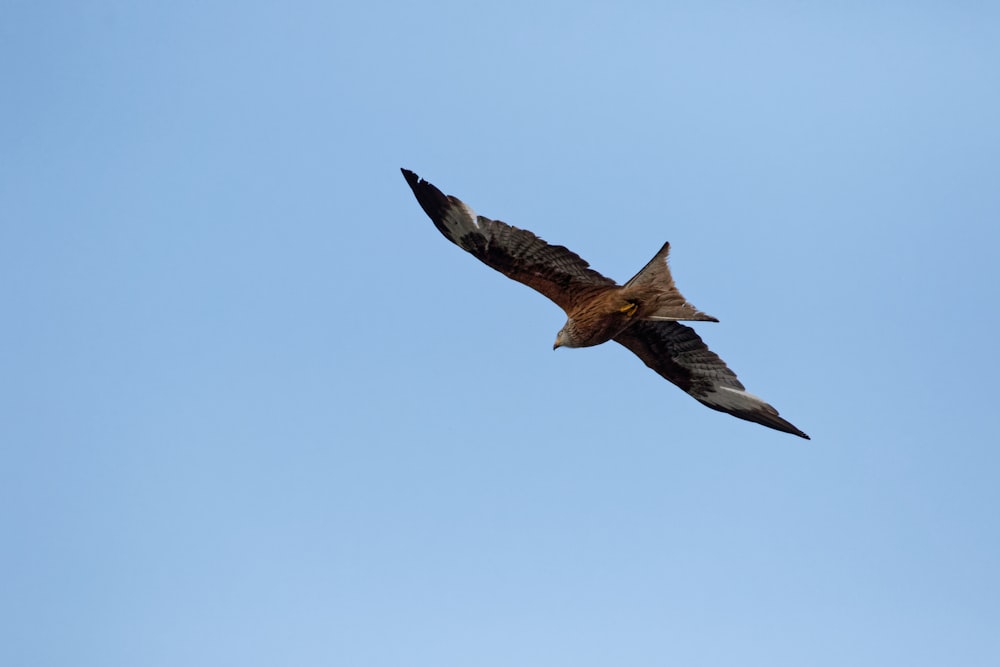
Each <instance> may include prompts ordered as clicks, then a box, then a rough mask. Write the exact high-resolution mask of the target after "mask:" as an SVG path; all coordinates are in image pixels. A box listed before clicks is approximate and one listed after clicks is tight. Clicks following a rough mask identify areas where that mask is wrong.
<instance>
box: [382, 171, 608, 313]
mask: <svg viewBox="0 0 1000 667" xmlns="http://www.w3.org/2000/svg"><path fill="white" fill-rule="evenodd" d="M401 171H402V172H403V177H404V178H405V179H406V182H407V183H409V185H410V189H412V190H413V194H414V195H416V197H417V201H418V202H420V206H421V207H423V209H424V212H426V213H427V215H428V216H429V217H430V219H431V220H432V221H433V222H434V226H435V227H437V228H438V229H439V230H440V231H441V233H442V234H444V235H445V237H446V238H447V239H448V240H449V241H451V242H452V243H454V244H455V245H457V246H459V247H460V248H462V249H463V250H466V251H468V252H469V253H471V254H472V255H475V256H476V257H477V258H479V260H480V261H482V262H483V263H484V264H486V265H488V266H491V267H493V268H494V269H496V270H497V271H499V272H500V273H502V274H504V275H505V276H507V277H508V278H513V279H514V280H516V281H518V282H519V283H524V284H525V285H527V286H528V287H531V288H532V289H536V290H538V291H539V292H541V293H542V294H544V295H545V296H547V297H548V298H550V299H552V300H553V301H555V302H556V304H558V305H559V306H560V307H561V308H562V309H563V310H566V311H568V310H570V309H572V308H573V307H574V306H575V305H576V304H578V303H580V302H581V301H582V300H586V299H587V298H588V297H589V296H592V295H593V294H594V293H595V292H596V291H599V290H603V289H605V288H607V287H609V286H613V285H614V284H615V281H613V280H611V279H610V278H605V277H604V276H602V275H601V274H600V273H598V272H597V271H594V270H593V269H591V268H590V265H589V264H587V262H586V261H584V260H583V259H581V258H580V256H579V255H577V254H576V253H574V252H573V251H571V250H569V249H568V248H566V247H564V246H561V245H551V244H549V243H546V242H545V241H543V240H542V239H540V238H538V237H537V236H535V235H534V234H532V233H531V232H529V231H528V230H526V229H518V228H517V227H512V226H511V225H508V224H507V223H505V222H500V221H499V220H490V219H489V218H484V217H483V216H481V215H480V216H477V215H476V213H475V211H473V210H472V209H471V208H470V207H469V206H468V205H466V204H465V203H464V202H462V201H461V200H459V199H458V198H457V197H452V196H449V195H446V194H444V193H443V192H441V191H440V190H438V189H437V188H436V187H434V186H433V185H431V184H430V183H428V182H427V181H425V180H423V179H422V178H420V177H418V176H417V175H416V174H414V173H413V172H412V171H409V170H407V169H402V170H401Z"/></svg>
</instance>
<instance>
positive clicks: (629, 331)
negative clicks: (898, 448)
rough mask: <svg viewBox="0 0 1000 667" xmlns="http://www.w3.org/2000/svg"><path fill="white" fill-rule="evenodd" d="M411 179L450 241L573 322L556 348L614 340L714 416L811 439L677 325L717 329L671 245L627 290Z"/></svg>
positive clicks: (561, 250) (571, 256)
mask: <svg viewBox="0 0 1000 667" xmlns="http://www.w3.org/2000/svg"><path fill="white" fill-rule="evenodd" d="M402 172H403V177H404V178H405V179H406V182H407V183H408V184H409V186H410V188H411V189H412V190H413V194H414V195H415V196H416V198H417V201H418V202H419V203H420V206H421V207H422V208H423V209H424V212H426V213H427V215H428V217H430V219H431V221H432V222H433V223H434V226H436V227H437V228H438V230H440V231H441V233H442V234H444V235H445V237H446V238H447V239H448V240H450V241H451V242H453V243H454V244H456V245H457V246H459V247H461V248H462V249H464V250H466V251H468V252H469V253H471V254H472V255H474V256H476V257H477V258H478V259H479V260H481V261H482V262H483V263H485V264H487V265H488V266H491V267H493V268H494V269H496V270H497V271H500V272H501V273H503V274H504V275H506V276H507V277H509V278H512V279H514V280H516V281H518V282H520V283H524V284H525V285H527V286H528V287H531V288H533V289H535V290H537V291H539V292H541V293H542V294H544V295H545V296H547V297H548V298H549V299H551V300H552V301H554V302H555V303H556V304H557V305H558V306H559V307H561V308H562V309H563V310H564V311H565V312H566V315H567V320H566V324H565V325H564V326H563V328H562V329H561V330H560V331H559V333H558V334H557V336H556V342H555V345H554V346H553V347H554V348H558V347H589V346H591V345H599V344H601V343H604V342H607V341H609V340H614V341H615V342H617V343H620V344H621V345H624V346H625V347H626V348H628V349H629V350H631V351H632V352H633V353H635V355H636V356H638V357H639V358H640V359H642V360H643V362H645V364H646V365H647V366H649V367H650V368H651V369H653V370H654V371H656V372H657V373H658V374H659V375H661V376H662V377H664V378H666V379H667V380H669V381H670V382H672V383H674V384H676V385H677V386H678V387H680V388H681V389H683V390H684V391H686V392H687V393H689V394H690V395H691V396H693V397H694V398H695V399H697V400H698V401H699V402H701V403H702V404H704V405H706V406H708V407H710V408H712V409H713V410H719V411H721V412H726V413H729V414H731V415H733V416H735V417H739V418H740V419H746V420H748V421H752V422H757V423H758V424H763V425H764V426H768V427H770V428H773V429H777V430H779V431H784V432H786V433H792V434H794V435H797V436H800V437H802V438H806V439H808V438H809V436H808V435H806V434H805V433H803V432H802V431H800V430H799V429H797V428H796V427H795V426H793V425H792V424H791V423H789V422H788V421H786V420H784V419H782V418H781V417H779V416H778V411H777V410H775V409H774V408H773V407H771V406H770V405H768V404H767V403H765V402H764V401H763V400H761V399H760V398H758V397H756V396H754V395H753V394H751V393H749V392H747V391H746V389H745V388H744V386H743V385H742V384H741V383H740V381H739V380H738V379H737V378H736V374H735V373H733V372H732V371H731V370H729V368H728V367H727V366H726V364H725V362H723V361H722V359H720V358H719V356H718V355H716V354H715V353H714V352H712V351H711V350H709V349H708V347H707V346H706V345H705V343H704V342H702V340H701V338H699V337H698V334H696V333H695V332H694V330H693V329H691V328H690V327H687V326H684V325H683V324H679V323H678V322H679V321H687V320H700V321H710V322H718V320H717V319H715V318H714V317H712V316H711V315H706V314H705V313H703V312H701V311H699V310H698V309H697V308H695V307H694V306H692V305H691V304H690V303H688V302H687V300H686V299H685V298H684V297H683V296H682V295H681V293H680V292H679V291H678V290H677V287H676V286H675V285H674V280H673V277H672V276H671V274H670V268H669V267H668V265H667V255H668V253H669V252H670V244H669V243H665V244H663V247H662V248H660V251H659V252H657V253H656V255H655V256H654V257H653V259H652V260H650V261H649V263H648V264H646V266H645V267H643V269H642V270H641V271H639V273H637V274H636V275H635V276H634V277H633V278H632V279H631V280H629V281H628V282H627V283H625V284H624V285H621V286H619V285H617V284H616V283H615V282H614V281H613V280H611V279H610V278H606V277H604V276H602V275H601V274H600V273H598V272H596V271H594V270H593V269H591V268H590V265H589V264H587V262H586V261H584V260H583V259H581V258H580V256H579V255H577V254H576V253H574V252H572V251H571V250H569V249H568V248H566V247H564V246H560V245H551V244H549V243H546V242H545V241H543V240H542V239H540V238H538V237H537V236H535V235H534V234H533V233H531V232H529V231H527V230H525V229H518V228H517V227H512V226H511V225H508V224H506V223H504V222H500V221H499V220H490V219H489V218H484V217H482V216H477V215H476V213H475V212H474V211H473V210H472V209H471V208H469V206H468V205H466V204H465V203H464V202H462V201H461V200H459V199H457V198H456V197H452V196H450V195H445V194H444V193H443V192H441V191H440V190H438V189H437V188H436V187H434V186H433V185H431V184H430V183H428V182H427V181H425V180H423V179H421V178H419V177H418V176H417V175H416V174H414V173H413V172H412V171H409V170H406V169H403V170H402Z"/></svg>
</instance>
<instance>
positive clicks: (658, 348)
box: [615, 320, 809, 440]
mask: <svg viewBox="0 0 1000 667" xmlns="http://www.w3.org/2000/svg"><path fill="white" fill-rule="evenodd" d="M615 341H616V342H618V343H621V344H622V345H624V346H625V347H627V348H628V349H630V350H631V351H632V352H634V353H635V354H636V356H638V357H639V358H640V359H642V360H643V361H644V362H645V363H646V365H647V366H649V367H650V368H652V369H653V370H654V371H656V372H657V373H659V374H660V375H661V376H663V377H664V378H666V379H668V380H670V381H671V382H673V383H674V384H675V385H677V386H678V387H680V388H681V389H683V390H684V391H686V392H687V393H689V394H691V395H692V396H694V397H695V398H696V399H697V400H698V401H699V402H700V403H702V404H704V405H707V406H708V407H710V408H712V409H713V410H718V411H720V412H728V413H729V414H731V415H733V416H734V417H739V418H740V419H746V420H747V421H752V422H757V423H758V424H763V425H764V426H769V427H771V428H773V429H777V430H779V431H784V432H785V433H793V434H795V435H797V436H799V437H801V438H805V439H806V440H808V439H809V436H808V435H806V434H805V433H803V432H802V431H800V430H799V429H797V428H795V426H793V425H792V424H791V423H790V422H788V421H786V420H784V419H782V418H781V417H779V416H778V411H777V410H775V409H774V408H773V407H771V406H770V405H768V404H767V403H765V402H764V401H763V400H761V399H760V398H758V397H757V396H754V395H753V394H751V393H749V392H747V391H746V388H745V387H744V386H743V384H742V383H741V382H740V381H739V380H738V379H737V378H736V373H734V372H732V371H731V370H729V367H728V366H726V362H724V361H723V360H722V359H720V358H719V355H717V354H716V353H715V352H712V351H711V350H709V349H708V346H707V345H705V343H704V342H703V341H702V340H701V338H700V337H699V336H698V334H697V333H695V331H694V329H692V328H691V327H687V326H684V325H683V324H679V323H677V322H652V321H648V320H642V321H639V322H636V323H635V324H633V325H632V326H630V327H629V328H628V329H626V330H625V331H623V332H622V333H620V334H618V335H617V336H615Z"/></svg>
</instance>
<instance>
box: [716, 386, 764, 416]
mask: <svg viewBox="0 0 1000 667" xmlns="http://www.w3.org/2000/svg"><path fill="white" fill-rule="evenodd" d="M704 400H706V401H707V402H709V403H712V404H714V405H718V406H719V407H722V408H726V409H729V410H746V409H747V408H757V409H759V408H762V407H765V406H766V407H770V406H769V405H767V403H766V402H764V399H762V398H760V397H759V396H754V395H753V394H751V393H750V392H749V391H744V390H742V389H734V388H732V387H723V386H719V385H716V391H713V392H711V393H710V394H708V395H707V396H705V397H704Z"/></svg>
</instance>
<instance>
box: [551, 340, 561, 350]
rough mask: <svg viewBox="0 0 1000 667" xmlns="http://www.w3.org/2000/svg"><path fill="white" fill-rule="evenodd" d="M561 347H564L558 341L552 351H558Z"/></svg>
mask: <svg viewBox="0 0 1000 667" xmlns="http://www.w3.org/2000/svg"><path fill="white" fill-rule="evenodd" d="M560 347H562V343H560V342H559V341H558V340H556V343H555V345H553V346H552V349H553V350H558V349H559V348H560Z"/></svg>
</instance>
